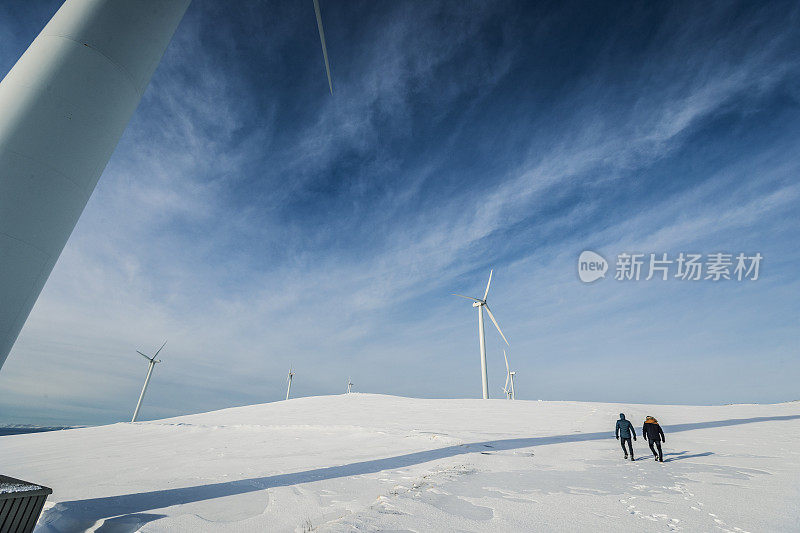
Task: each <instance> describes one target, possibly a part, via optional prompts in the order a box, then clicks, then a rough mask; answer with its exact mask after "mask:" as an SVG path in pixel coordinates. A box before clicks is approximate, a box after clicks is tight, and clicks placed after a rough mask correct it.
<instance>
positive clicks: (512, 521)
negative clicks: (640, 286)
mask: <svg viewBox="0 0 800 533" xmlns="http://www.w3.org/2000/svg"><path fill="white" fill-rule="evenodd" d="M620 412H624V413H626V415H628V418H629V419H630V420H631V421H632V422H633V423H634V425H635V426H636V427H637V432H638V429H639V427H640V426H641V421H642V420H643V418H644V415H645V414H654V415H655V416H657V417H658V418H659V421H660V422H661V423H662V427H663V428H664V431H665V433H666V438H667V441H666V444H665V445H664V463H657V462H655V461H653V458H652V456H651V455H650V450H649V449H648V447H647V445H646V444H645V443H644V442H643V441H642V439H641V438H639V440H638V441H636V442H634V451H635V453H636V461H634V462H631V461H629V460H628V461H626V460H624V459H623V457H622V450H621V449H620V447H619V443H618V442H617V441H616V440H615V439H614V424H615V421H616V419H617V416H618V414H619V413H620ZM799 443H800V404H798V403H787V404H779V405H729V406H719V407H694V406H643V405H620V404H599V403H579V402H528V401H520V400H517V401H513V402H512V401H507V400H489V401H483V400H420V399H408V398H397V397H391V396H380V395H371V394H349V395H342V396H328V397H314V398H299V399H293V400H289V401H285V402H277V403H272V404H264V405H253V406H247V407H239V408H233V409H226V410H222V411H215V412H211V413H203V414H198V415H189V416H183V417H179V418H174V419H169V420H156V421H151V422H139V423H136V424H129V423H121V424H114V425H110V426H103V427H92V428H82V429H74V430H69V431H60V432H53V433H37V434H28V435H15V436H7V437H0V461H2V464H3V465H6V466H5V467H4V468H5V470H7V474H9V475H12V476H14V477H18V478H22V479H29V480H35V481H36V482H39V483H43V484H45V485H48V486H50V487H52V488H53V489H54V493H53V495H52V496H51V499H50V504H49V506H48V508H47V509H46V511H45V512H44V514H43V517H42V519H41V520H40V523H39V526H38V527H37V530H36V531H37V532H38V533H49V532H55V531H86V530H88V531H102V532H133V531H144V532H160V531H185V532H196V531H221V532H228V531H230V532H234V531H237V532H242V531H267V530H268V531H331V532H345V531H348V532H349V531H378V530H380V531H486V532H489V531H492V532H495V531H531V530H536V531H599V532H604V531H609V532H611V531H613V532H617V531H628V530H631V531H641V532H648V531H659V532H663V531H728V532H736V533H742V532H745V531H750V532H760V531H787V532H789V531H798V530H800V510H799V509H798V503H797V502H798V501H800V485H799V483H800V482H798V480H800V454H798V451H797V445H798V444H799ZM756 503H757V504H756Z"/></svg>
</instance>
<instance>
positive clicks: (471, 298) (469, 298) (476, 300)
mask: <svg viewBox="0 0 800 533" xmlns="http://www.w3.org/2000/svg"><path fill="white" fill-rule="evenodd" d="M453 296H460V297H461V298H466V299H467V300H473V301H475V302H480V300H478V299H477V298H473V297H472V296H464V295H463V294H456V293H453Z"/></svg>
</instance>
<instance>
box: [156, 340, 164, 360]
mask: <svg viewBox="0 0 800 533" xmlns="http://www.w3.org/2000/svg"><path fill="white" fill-rule="evenodd" d="M166 345H167V341H164V344H162V345H161V348H159V349H158V352H156V353H155V355H154V356H153V359H155V358H156V357H158V354H159V352H161V350H163V349H164V346H166Z"/></svg>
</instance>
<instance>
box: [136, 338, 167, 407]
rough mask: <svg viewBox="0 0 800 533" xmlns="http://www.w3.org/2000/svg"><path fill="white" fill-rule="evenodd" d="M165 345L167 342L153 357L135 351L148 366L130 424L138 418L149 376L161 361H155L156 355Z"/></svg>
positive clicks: (165, 343) (165, 342)
mask: <svg viewBox="0 0 800 533" xmlns="http://www.w3.org/2000/svg"><path fill="white" fill-rule="evenodd" d="M166 345H167V341H164V344H162V345H161V348H159V349H158V351H156V354H155V355H154V356H153V357H147V356H146V355H145V354H143V353H142V352H140V351H139V350H136V353H138V354H139V355H141V356H142V357H144V358H145V359H147V360H148V361H150V366H149V367H147V377H146V378H144V387H142V393H141V394H140V395H139V401H138V402H136V410H135V411H134V412H133V418H131V422H136V417H138V416H139V409H140V408H141V407H142V400H143V399H144V392H145V391H146V390H147V385H148V383H150V376H151V375H152V373H153V367H154V366H156V363H160V362H161V361H160V360H158V359H156V357H158V354H159V353H161V350H163V349H164V346H166Z"/></svg>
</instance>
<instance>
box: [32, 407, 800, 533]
mask: <svg viewBox="0 0 800 533" xmlns="http://www.w3.org/2000/svg"><path fill="white" fill-rule="evenodd" d="M796 419H800V415H786V416H762V417H754V418H735V419H730V420H715V421H711V422H694V423H689V424H674V425H671V426H663V428H664V431H665V432H666V433H667V434H670V433H677V432H681V431H691V430H694V429H708V428H718V427H725V426H736V425H740V424H752V423H757V422H777V421H787V420H796ZM608 438H612V439H613V434H610V432H605V431H603V432H597V433H575V434H572V435H554V436H550V437H530V438H518V439H503V440H492V441H485V442H477V443H471V444H459V445H454V446H446V447H444V448H438V449H434V450H425V451H421V452H414V453H408V454H404V455H398V456H395V457H387V458H384V459H373V460H370V461H360V462H358V463H350V464H346V465H341V466H330V467H326V468H315V469H313V470H306V471H303V472H293V473H290V474H276V475H273V476H265V477H256V478H250V479H241V480H238V481H225V482H222V483H209V484H207V485H197V486H194V487H183V488H175V489H163V490H154V491H151V492H138V493H134V494H126V495H124V496H108V497H103V498H91V499H86V500H75V501H66V502H61V503H58V504H56V505H55V506H54V507H52V508H51V509H48V510H47V511H46V512H45V513H44V515H43V516H42V520H40V522H39V523H40V524H42V523H43V522H44V524H42V525H45V528H46V524H47V523H48V522H50V520H49V519H48V516H47V515H50V514H52V515H55V516H52V518H54V519H56V520H58V517H63V518H68V519H69V520H70V522H71V523H72V524H73V525H77V524H78V523H81V524H88V525H89V526H91V524H94V523H96V522H97V521H98V520H101V519H103V518H109V517H117V518H113V519H111V520H106V521H105V522H104V524H103V526H104V527H106V528H107V529H104V531H106V530H108V531H111V530H114V531H119V530H128V531H133V530H130V529H128V528H126V527H125V526H123V527H121V528H119V529H117V528H116V527H113V526H114V525H115V524H113V522H114V521H117V522H120V524H119V525H122V523H126V522H128V520H127V518H130V519H132V520H131V521H132V522H138V523H139V524H141V522H142V521H149V520H148V518H150V519H156V518H155V517H157V518H161V516H162V515H146V514H136V513H142V512H143V511H149V510H153V509H164V508H166V507H171V506H173V505H181V504H186V503H192V502H199V501H203V500H210V499H214V498H221V497H224V496H233V495H236V494H245V493H249V492H255V491H259V490H264V489H269V488H273V487H285V486H289V485H297V484H300V483H310V482H313V481H321V480H325V479H335V478H341V477H348V476H358V475H364V474H374V473H376V472H380V471H382V470H394V469H398V468H405V467H408V466H412V465H417V464H421V463H427V462H430V461H436V460H438V459H444V458H447V457H455V456H457V455H464V454H469V453H476V452H480V451H483V448H493V449H494V450H496V451H499V450H513V449H518V448H528V447H532V446H545V445H548V444H560V443H565V442H584V441H594V440H602V439H608ZM685 453H686V452H679V453H677V454H674V455H679V456H680V457H672V458H670V459H667V461H670V460H672V461H674V460H678V459H688V458H690V457H704V456H707V455H711V453H712V452H706V453H700V454H696V455H690V456H687V455H683V454H685ZM667 455H669V454H667ZM120 515H127V516H120ZM151 517H152V518H151ZM87 527H88V526H87Z"/></svg>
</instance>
